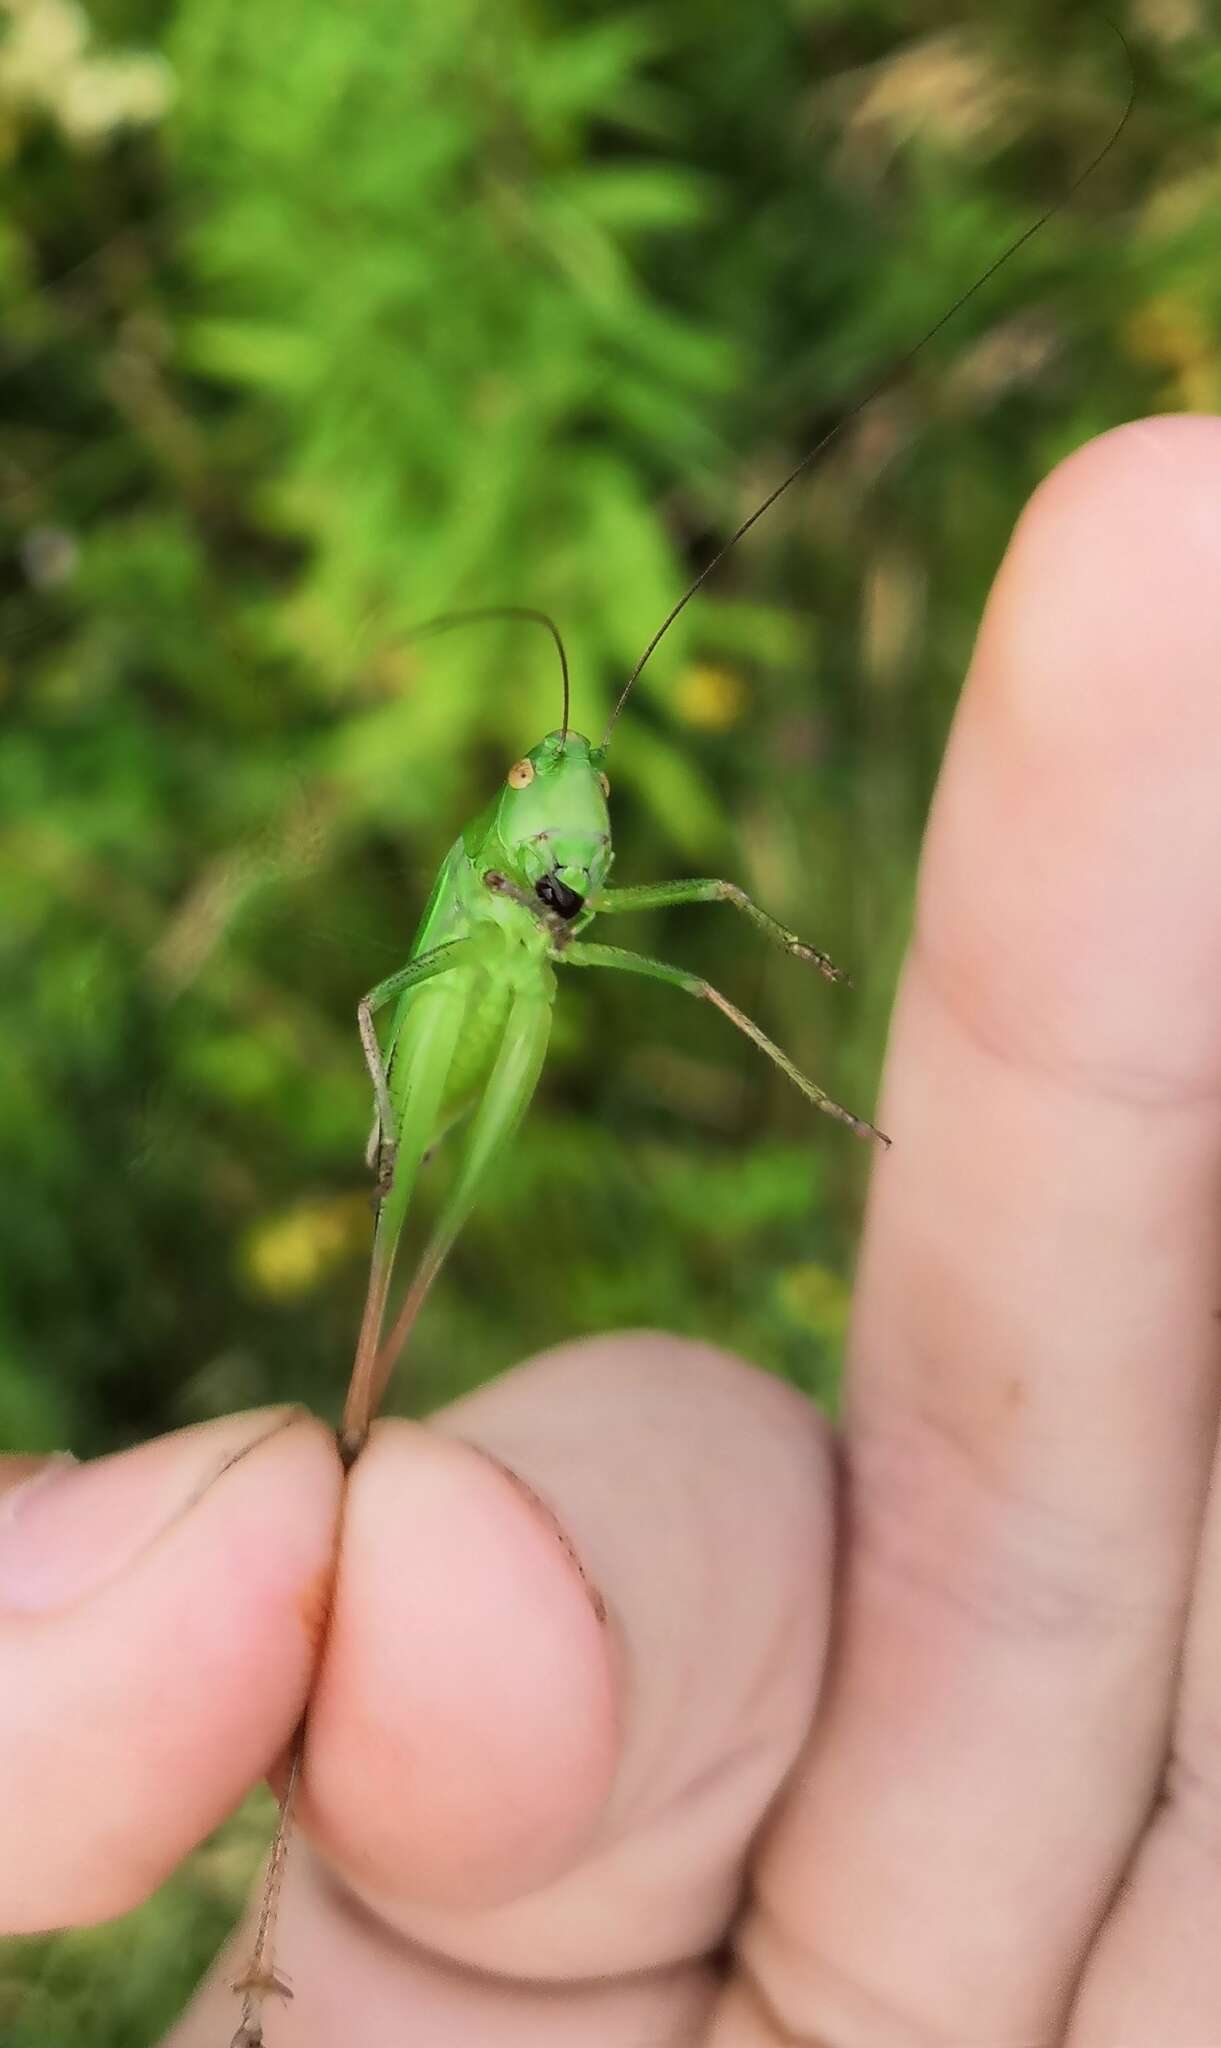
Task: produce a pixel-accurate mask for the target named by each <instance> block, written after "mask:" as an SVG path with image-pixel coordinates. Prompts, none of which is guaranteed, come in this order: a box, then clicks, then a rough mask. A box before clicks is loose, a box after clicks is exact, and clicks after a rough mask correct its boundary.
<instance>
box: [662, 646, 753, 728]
mask: <svg viewBox="0 0 1221 2048" xmlns="http://www.w3.org/2000/svg"><path fill="white" fill-rule="evenodd" d="M674 701H675V704H676V706H677V710H678V715H679V717H680V718H681V719H683V720H684V722H685V723H686V724H687V725H694V726H696V727H698V729H699V730H700V731H701V732H727V731H728V730H729V727H730V726H731V725H736V724H737V722H738V720H739V719H740V718H741V716H742V713H743V712H744V711H745V709H746V691H745V689H744V688H743V685H742V681H741V678H740V677H739V676H736V675H734V673H733V671H732V670H731V669H727V668H717V667H715V666H714V665H713V664H712V663H711V662H694V663H693V664H692V665H691V667H690V668H687V669H684V670H683V673H682V675H681V676H680V677H679V679H678V686H677V689H676V690H675V693H674Z"/></svg>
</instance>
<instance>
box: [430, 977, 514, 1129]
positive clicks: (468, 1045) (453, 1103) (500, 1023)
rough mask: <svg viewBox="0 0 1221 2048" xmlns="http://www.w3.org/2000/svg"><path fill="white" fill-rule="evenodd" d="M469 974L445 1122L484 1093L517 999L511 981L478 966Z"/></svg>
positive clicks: (445, 1101)
mask: <svg viewBox="0 0 1221 2048" xmlns="http://www.w3.org/2000/svg"><path fill="white" fill-rule="evenodd" d="M466 976H467V980H468V983H469V986H468V988H467V995H466V1009H465V1011H464V1012H463V1017H462V1029H461V1031H460V1032H459V1034H458V1039H457V1043H456V1044H455V1046H454V1053H453V1058H452V1060H451V1061H450V1067H449V1075H448V1078H447V1080H446V1083H445V1093H444V1094H443V1096H442V1097H441V1123H442V1126H445V1125H448V1124H451V1123H452V1122H453V1120H454V1118H455V1117H457V1116H461V1114H462V1112H463V1110H464V1109H466V1108H468V1107H469V1105H470V1104H471V1103H472V1102H473V1101H474V1099H475V1097H476V1096H477V1095H479V1094H480V1093H481V1091H482V1089H483V1087H484V1084H485V1083H486V1081H487V1078H488V1075H489V1074H490V1073H491V1071H492V1065H493V1062H494V1061H495V1058H496V1054H497V1052H498V1051H499V1050H500V1041H501V1038H502V1036H503V1034H504V1028H505V1022H506V1020H507V1018H508V1015H509V1005H510V1004H511V1002H512V1000H513V990H512V987H511V985H510V983H509V982H508V981H507V980H505V979H503V978H501V977H500V976H493V975H490V974H486V973H484V972H483V970H482V969H480V968H477V967H474V968H470V969H468V970H466Z"/></svg>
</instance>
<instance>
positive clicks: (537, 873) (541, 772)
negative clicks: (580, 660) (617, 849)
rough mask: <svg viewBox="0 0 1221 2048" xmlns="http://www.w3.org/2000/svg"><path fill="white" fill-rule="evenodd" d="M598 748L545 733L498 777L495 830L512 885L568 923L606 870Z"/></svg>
mask: <svg viewBox="0 0 1221 2048" xmlns="http://www.w3.org/2000/svg"><path fill="white" fill-rule="evenodd" d="M602 757H603V749H602V748H601V747H595V746H593V745H591V743H590V742H589V740H587V739H585V738H583V736H582V735H581V734H580V733H579V732H571V731H569V732H566V733H559V732H549V733H548V734H547V737H546V739H543V740H540V741H539V743H538V745H537V746H536V747H531V749H530V752H529V753H528V754H523V756H522V758H521V760H520V761H515V762H514V763H513V766H512V767H511V768H510V770H509V772H508V775H507V776H506V777H505V786H504V788H503V790H502V791H501V796H500V807H499V810H498V812H497V819H496V824H497V831H498V833H499V836H500V840H501V844H502V845H503V846H504V847H505V849H506V851H507V853H508V855H509V859H510V864H511V866H512V869H513V879H514V880H515V881H516V882H517V883H518V884H519V886H520V887H521V888H523V889H529V890H530V891H531V892H532V893H533V894H534V895H535V896H537V898H538V900H539V902H540V903H545V904H546V905H547V908H548V909H549V910H554V911H556V912H557V913H558V915H559V916H560V917H575V916H576V915H577V913H578V912H579V911H580V910H581V909H583V907H584V905H585V901H586V898H587V897H589V896H591V895H592V894H593V892H594V891H595V890H596V889H600V888H601V887H602V884H603V882H604V881H605V880H606V877H607V873H608V872H609V869H610V864H611V836H610V818H609V815H608V813H607V808H606V800H607V797H608V796H609V795H610V784H609V783H608V781H607V779H606V776H605V774H604V772H603V769H602Z"/></svg>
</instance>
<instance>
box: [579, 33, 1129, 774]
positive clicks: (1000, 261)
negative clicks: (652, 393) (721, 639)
mask: <svg viewBox="0 0 1221 2048" xmlns="http://www.w3.org/2000/svg"><path fill="white" fill-rule="evenodd" d="M1107 26H1108V27H1109V28H1110V29H1111V30H1113V32H1114V34H1115V36H1116V37H1117V38H1118V40H1119V42H1120V44H1121V46H1122V48H1123V53H1124V56H1125V57H1126V58H1127V60H1128V99H1127V105H1126V106H1125V107H1124V110H1123V113H1122V114H1121V115H1120V117H1119V119H1118V121H1117V122H1116V123H1115V126H1114V127H1113V128H1112V130H1111V132H1110V134H1109V135H1108V136H1107V139H1106V141H1105V142H1104V143H1103V144H1102V147H1101V148H1100V149H1098V150H1096V151H1095V152H1094V155H1093V156H1092V157H1091V158H1090V160H1089V162H1088V163H1087V164H1086V166H1085V168H1084V170H1081V171H1078V173H1077V175H1076V177H1075V178H1074V179H1073V181H1072V183H1071V184H1070V185H1069V186H1068V188H1067V190H1066V191H1064V192H1062V193H1061V194H1060V197H1059V198H1058V199H1056V200H1054V201H1053V202H1052V204H1051V205H1050V206H1048V207H1045V208H1044V210H1043V212H1042V213H1041V214H1040V215H1039V216H1038V219H1037V220H1032V221H1031V222H1030V225H1029V226H1028V227H1025V228H1023V230H1022V232H1021V234H1020V235H1017V236H1015V237H1014V239H1013V241H1012V242H1010V243H1009V245H1008V247H1007V248H1004V249H1002V250H1001V252H1000V255H999V256H995V257H993V259H992V261H991V263H990V264H989V265H988V267H987V269H986V270H983V271H981V272H980V274H979V276H978V277H977V278H976V280H975V282H974V284H971V285H968V286H967V289H966V291H965V292H963V293H961V294H960V296H959V297H958V298H956V299H955V301H954V303H953V305H952V306H950V307H948V308H947V310H946V311H945V312H944V313H942V314H941V316H940V318H939V319H937V320H934V322H933V324H932V326H931V327H930V328H928V329H926V331H925V332H924V333H923V334H922V335H921V336H920V339H919V340H918V341H915V342H913V343H912V345H911V347H910V348H908V349H905V350H904V352H903V354H902V355H901V356H900V357H899V359H898V361H897V362H896V363H892V365H891V367H890V368H889V369H888V370H887V371H886V373H885V375H884V376H881V377H879V378H878V380H877V382H876V384H872V385H871V386H870V388H869V389H868V391H866V392H865V393H864V395H863V396H862V397H860V398H858V399H857V400H856V403H855V404H854V405H851V406H849V408H848V410H847V412H845V413H841V415H840V417H839V419H837V420H836V422H835V425H834V426H833V427H828V429H827V431H826V433H825V434H823V435H822V437H821V439H820V440H817V441H816V442H815V443H814V446H813V447H812V448H810V449H808V450H807V452H806V453H805V454H804V455H803V456H802V458H801V461H800V462H798V463H795V464H794V466H793V468H792V469H791V470H790V471H789V473H788V475H787V476H786V477H784V478H783V479H782V480H781V482H780V483H778V484H777V485H776V488H775V490H773V491H769V492H768V494H767V496H766V498H765V499H764V500H763V503H762V504H761V505H756V507H755V509H754V511H753V512H752V513H751V514H750V516H749V518H747V519H744V520H743V521H742V524H741V525H740V526H739V527H737V528H736V529H735V531H734V532H733V533H731V534H730V536H729V539H728V540H727V541H725V542H724V544H723V545H722V546H721V547H719V548H718V549H717V551H716V553H715V555H714V556H713V557H712V560H711V561H710V562H708V563H707V564H706V565H705V566H704V568H702V569H701V570H700V573H699V575H698V576H697V577H696V578H695V580H694V581H693V582H692V583H690V584H688V586H687V588H686V590H684V592H683V594H682V596H681V597H680V598H679V600H678V602H677V604H675V605H672V606H671V608H670V610H669V611H668V612H667V613H666V616H665V618H664V619H663V620H662V622H661V624H660V626H659V627H658V628H657V631H656V632H655V633H654V635H653V637H652V639H651V640H650V641H649V644H648V646H647V647H646V648H645V650H644V653H643V654H642V655H641V657H640V659H639V661H638V662H637V663H636V666H635V668H634V669H633V670H632V673H631V675H630V676H629V677H628V679H627V681H626V683H625V684H624V685H623V688H622V690H621V691H620V692H619V696H618V699H617V701H616V704H615V708H614V710H613V711H612V712H611V715H610V717H609V719H608V720H607V725H606V731H605V732H604V733H603V735H602V741H601V744H602V745H603V746H604V747H605V746H607V745H608V744H609V741H610V736H611V734H612V732H613V731H614V729H615V726H616V724H617V722H618V718H619V713H620V712H621V711H622V709H623V707H624V705H625V704H626V703H627V700H628V698H629V696H630V695H631V692H632V685H633V684H634V683H635V681H636V678H637V676H638V675H639V674H640V671H641V669H642V668H643V667H644V665H645V663H646V661H647V660H648V659H649V656H650V655H651V654H652V653H654V651H655V650H656V648H657V647H658V646H659V645H660V643H661V641H662V640H664V639H665V636H666V634H667V633H668V632H669V630H670V628H671V626H672V625H673V624H674V621H675V619H677V618H678V616H679V614H680V612H684V611H685V610H686V608H687V606H688V605H689V604H690V602H691V600H692V598H693V597H694V596H695V593H696V591H697V590H699V589H700V587H701V586H702V585H703V584H704V583H706V582H707V580H708V578H709V577H710V576H711V574H712V572H713V570H714V569H716V568H718V567H719V565H720V564H721V563H722V562H723V561H724V559H725V557H726V555H727V554H728V553H729V552H730V550H731V549H732V548H736V547H737V545H738V542H739V541H740V540H741V539H742V538H743V536H744V535H745V534H748V533H749V532H750V529H751V527H752V526H754V525H755V523H756V521H757V520H760V519H762V517H763V515H764V513H765V512H770V511H771V508H772V506H773V505H774V504H775V502H776V500H777V498H782V497H783V496H784V493H785V492H786V491H787V490H788V489H789V488H790V486H791V485H793V484H795V483H796V482H797V479H798V477H801V476H804V475H805V473H806V471H807V470H808V469H810V468H811V467H812V466H813V464H814V463H815V462H817V460H818V458H819V456H820V455H822V454H823V453H824V451H825V450H826V449H828V448H829V447H830V446H831V443H832V442H833V441H835V440H837V439H838V438H839V436H840V435H841V434H842V433H843V431H844V428H845V427H847V426H849V425H851V423H852V421H853V420H854V419H856V418H857V417H858V415H859V414H861V413H862V412H864V410H865V407H866V406H867V405H872V404H873V401H874V399H875V398H880V397H881V395H882V393H883V392H884V391H888V390H889V389H890V386H891V385H892V384H894V383H896V382H897V381H898V379H899V378H900V377H901V376H902V375H903V374H904V372H905V371H906V370H908V369H910V367H911V365H912V363H913V362H914V361H915V359H916V357H917V356H918V355H919V354H920V353H921V352H922V350H924V349H926V348H927V347H928V344H929V342H930V341H932V340H933V339H934V337H935V336H936V335H938V334H940V332H941V330H942V328H943V327H945V326H947V325H948V323H949V322H950V321H951V320H952V319H953V318H954V317H955V315H956V314H957V313H961V311H962V309H963V307H964V306H965V305H967V304H968V303H969V302H970V300H972V299H973V298H974V297H975V294H976V292H979V291H982V290H983V288H984V286H985V285H986V284H987V283H988V282H989V280H990V279H992V278H994V277H995V276H996V273H997V271H998V270H1003V269H1004V267H1005V265H1006V263H1008V262H1009V261H1010V259H1011V257H1014V256H1016V255H1017V253H1018V250H1019V249H1023V248H1024V247H1025V246H1026V243H1027V242H1029V241H1030V239H1031V237H1032V236H1033V235H1037V234H1038V232H1039V230H1040V228H1045V227H1046V226H1047V223H1048V221H1049V220H1054V219H1055V216H1056V215H1057V214H1058V213H1060V212H1062V211H1063V209H1064V208H1065V207H1066V206H1067V205H1068V204H1069V201H1070V200H1071V199H1072V198H1073V197H1074V196H1075V194H1076V193H1078V192H1079V191H1080V190H1081V187H1082V186H1083V185H1084V184H1085V182H1086V179H1087V178H1092V177H1093V175H1094V172H1095V171H1096V170H1097V169H1098V167H1099V165H1100V164H1101V163H1102V162H1103V160H1104V158H1105V157H1108V156H1109V155H1110V153H1111V151H1112V150H1113V149H1114V147H1115V144H1116V143H1117V142H1118V141H1119V138H1120V136H1121V135H1122V134H1123V131H1124V129H1125V128H1126V127H1127V125H1128V118H1129V116H1130V114H1131V112H1132V109H1133V107H1134V106H1135V105H1136V67H1135V65H1134V64H1133V62H1132V52H1131V49H1130V48H1129V46H1128V42H1127V38H1126V37H1125V36H1124V35H1123V34H1122V33H1121V31H1120V30H1119V29H1118V28H1116V26H1115V23H1114V22H1113V21H1112V22H1108V24H1107Z"/></svg>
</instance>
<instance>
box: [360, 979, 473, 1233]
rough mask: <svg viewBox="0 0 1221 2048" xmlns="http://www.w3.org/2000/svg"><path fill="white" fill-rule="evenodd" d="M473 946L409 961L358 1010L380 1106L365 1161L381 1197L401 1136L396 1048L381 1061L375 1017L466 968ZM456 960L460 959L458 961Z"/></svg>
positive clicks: (363, 1000) (365, 998)
mask: <svg viewBox="0 0 1221 2048" xmlns="http://www.w3.org/2000/svg"><path fill="white" fill-rule="evenodd" d="M469 944H470V942H469V941H468V940H464V939H455V940H453V941H451V943H450V944H449V945H447V946H434V947H433V948H432V949H431V951H430V952H427V953H421V954H420V955H419V956H418V957H417V958H416V959H415V960H409V961H408V962H407V965H406V967H402V968H400V969H399V972H398V973H397V974H392V975H390V976H389V977H388V979H387V980H385V981H379V982H378V984H377V987H376V988H371V989H370V990H369V993H368V995H365V996H362V997H361V999H360V1001H359V1003H358V1004H357V1006H356V1022H357V1026H358V1028H359V1031H360V1042H361V1046H362V1048H363V1050H364V1055H365V1065H366V1066H367V1067H368V1069H369V1078H370V1080H371V1081H372V1083H373V1099H374V1102H375V1103H376V1105H377V1118H376V1122H375V1123H374V1126H373V1130H372V1132H371V1134H370V1137H369V1143H368V1145H367V1147H366V1150H365V1159H366V1161H367V1163H368V1165H369V1167H370V1169H371V1170H376V1173H377V1186H378V1193H379V1194H381V1195H385V1194H387V1193H388V1191H389V1188H390V1183H391V1181H392V1180H393V1178H394V1159H395V1151H396V1149H397V1144H398V1133H397V1131H396V1130H395V1128H394V1107H393V1104H392V1103H391V1100H390V1060H391V1058H392V1057H393V1053H394V1047H393V1045H391V1046H390V1048H389V1049H388V1051H387V1054H386V1057H385V1059H383V1058H382V1049H381V1047H380V1045H379V1044H378V1042H377V1030H376V1027H375V1026H374V1023H373V1013H374V1011H375V1010H380V1009H382V1008H383V1007H384V1005H385V1004H386V1003H389V1002H393V1001H394V999H395V997H396V996H401V995H405V994H406V992H407V990H408V989H409V988H417V987H419V986H420V985H421V984H422V983H424V982H426V981H431V980H432V978H433V977H434V975H438V974H447V973H448V972H449V971H450V969H451V968H454V967H459V966H461V965H462V964H463V960H464V958H465V951H466V949H468V948H469ZM455 956H457V957H455Z"/></svg>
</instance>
